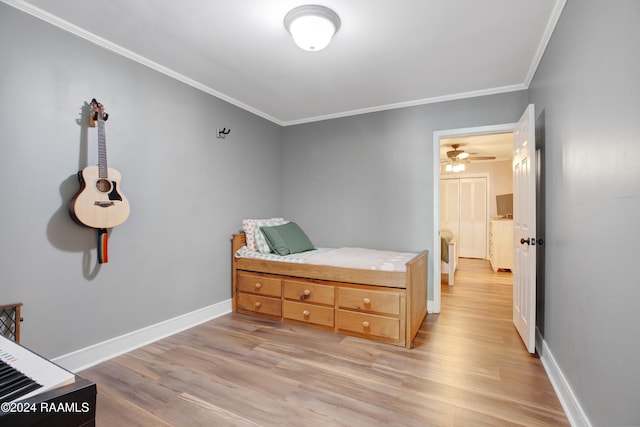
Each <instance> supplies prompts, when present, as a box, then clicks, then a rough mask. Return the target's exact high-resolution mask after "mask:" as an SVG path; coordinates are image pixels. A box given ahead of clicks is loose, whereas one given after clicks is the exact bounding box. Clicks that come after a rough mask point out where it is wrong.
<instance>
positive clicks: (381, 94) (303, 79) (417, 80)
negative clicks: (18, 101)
mask: <svg viewBox="0 0 640 427" xmlns="http://www.w3.org/2000/svg"><path fill="white" fill-rule="evenodd" d="M0 1H3V2H5V3H7V4H10V5H13V6H15V7H17V8H19V9H21V10H24V11H26V12H28V13H31V14H33V15H35V16H37V17H39V18H42V19H44V20H46V21H48V22H50V23H52V24H54V25H57V26H59V27H62V28H64V29H66V30H68V31H71V32H73V33H75V34H77V35H79V36H81V37H84V38H87V39H89V40H91V41H93V42H94V43H97V44H99V45H101V46H103V47H106V48H108V49H111V50H114V51H116V52H118V53H120V54H123V55H125V56H127V57H129V58H131V59H134V60H136V61H138V62H141V63H143V64H145V65H148V66H150V67H152V68H154V69H157V70H158V71H161V72H163V73H166V74H168V75H171V76H173V77H175V78H178V79H180V80H182V81H184V82H185V83H187V84H190V85H192V86H194V87H197V88H199V89H201V90H203V91H205V92H207V93H210V94H212V95H215V96H217V97H219V98H222V99H224V100H226V101H229V102H231V103H233V104H235V105H237V106H240V107H242V108H244V109H246V110H249V111H251V112H253V113H256V114H258V115H260V116H262V117H264V118H266V119H269V120H271V121H273V122H275V123H278V124H281V125H291V124H296V123H304V122H309V121H315V120H322V119H326V118H332V117H341V116H346V115H352V114H358V113H362V112H368V111H377V110H384V109H389V108H395V107H401V106H409V105H418V104H425V103H431V102H437V101H442V100H448V99H458V98H464V97H469V96H477V95H483V94H491V93H501V92H507V91H512V90H518V89H526V88H527V87H528V85H529V82H530V81H531V78H532V77H533V73H534V72H535V69H536V67H537V64H538V62H539V60H540V58H541V56H542V53H543V52H544V48H545V47H546V44H547V41H548V39H549V37H550V35H551V33H552V31H553V28H554V26H555V23H556V22H557V19H558V16H559V14H560V11H561V9H562V6H563V5H564V2H565V1H566V0H533V1H532V0H396V1H390V0H318V3H321V4H323V5H325V6H328V7H330V8H332V9H333V10H335V11H336V12H337V13H338V14H339V15H340V18H341V21H342V26H341V28H340V31H339V32H338V33H337V35H336V36H335V38H334V40H333V42H332V43H331V44H330V45H329V46H328V47H327V48H326V49H324V50H322V51H319V52H306V51H303V50H301V49H299V48H297V47H296V46H295V45H294V43H293V41H292V40H291V38H290V36H289V34H288V33H287V31H286V30H285V29H284V26H283V23H282V21H283V19H284V16H285V14H286V13H287V12H288V11H289V10H290V9H292V8H293V7H295V6H298V5H301V4H305V1H303V0H277V1H276V0H164V1H163V0H135V1H131V0H101V1H97V0H0ZM314 1H315V0H313V1H312V2H314Z"/></svg>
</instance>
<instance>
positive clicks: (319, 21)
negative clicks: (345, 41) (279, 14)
mask: <svg viewBox="0 0 640 427" xmlns="http://www.w3.org/2000/svg"><path fill="white" fill-rule="evenodd" d="M284 27H285V28H286V29H287V31H288V32H289V33H290V34H291V36H292V37H293V41H294V42H295V43H296V44H297V45H298V46H299V47H300V48H301V49H304V50H306V51H309V52H317V51H319V50H322V49H324V48H325V47H327V46H328V45H329V43H330V42H331V39H332V38H333V36H334V35H335V33H337V32H338V30H339V29H340V17H339V16H338V14H337V13H335V12H334V11H333V10H331V9H329V8H328V7H325V6H320V5H313V4H311V5H305V6H298V7H296V8H294V9H292V10H290V11H289V13H287V15H286V16H285V17H284Z"/></svg>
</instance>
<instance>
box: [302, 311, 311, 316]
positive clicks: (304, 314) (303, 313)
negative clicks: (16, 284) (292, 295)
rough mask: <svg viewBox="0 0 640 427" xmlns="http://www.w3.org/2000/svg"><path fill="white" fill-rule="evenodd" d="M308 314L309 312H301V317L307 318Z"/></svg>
mask: <svg viewBox="0 0 640 427" xmlns="http://www.w3.org/2000/svg"><path fill="white" fill-rule="evenodd" d="M309 314H310V313H309V310H305V311H303V312H302V315H303V316H304V317H309Z"/></svg>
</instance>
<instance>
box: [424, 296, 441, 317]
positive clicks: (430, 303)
mask: <svg viewBox="0 0 640 427" xmlns="http://www.w3.org/2000/svg"><path fill="white" fill-rule="evenodd" d="M435 307H436V302H435V301H434V300H432V299H428V300H427V313H429V314H434V313H440V312H439V311H436V309H435Z"/></svg>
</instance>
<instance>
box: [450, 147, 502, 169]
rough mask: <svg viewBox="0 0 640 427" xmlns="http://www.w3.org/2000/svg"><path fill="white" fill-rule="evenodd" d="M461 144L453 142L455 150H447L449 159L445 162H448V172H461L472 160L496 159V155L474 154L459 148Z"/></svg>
mask: <svg viewBox="0 0 640 427" xmlns="http://www.w3.org/2000/svg"><path fill="white" fill-rule="evenodd" d="M459 147H460V144H451V148H453V150H449V151H447V159H448V160H443V163H447V166H446V167H445V170H446V171H447V172H460V171H463V170H464V169H465V166H464V165H465V163H469V162H470V161H472V160H495V159H496V158H495V156H472V155H471V154H469V153H467V152H466V151H464V150H458V148H459Z"/></svg>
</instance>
